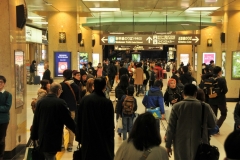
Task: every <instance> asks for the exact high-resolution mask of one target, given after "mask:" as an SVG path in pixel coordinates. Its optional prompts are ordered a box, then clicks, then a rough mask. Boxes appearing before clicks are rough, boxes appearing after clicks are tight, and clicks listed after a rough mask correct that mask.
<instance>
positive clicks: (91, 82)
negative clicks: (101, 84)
mask: <svg viewBox="0 0 240 160" xmlns="http://www.w3.org/2000/svg"><path fill="white" fill-rule="evenodd" d="M93 90H94V79H93V78H89V79H88V80H87V83H86V93H85V96H87V95H89V94H91V93H92V92H93Z"/></svg>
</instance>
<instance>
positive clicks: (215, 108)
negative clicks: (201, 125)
mask: <svg viewBox="0 0 240 160" xmlns="http://www.w3.org/2000/svg"><path fill="white" fill-rule="evenodd" d="M211 107H212V110H213V112H214V113H215V115H216V117H217V113H218V109H219V110H220V112H221V116H220V118H219V119H218V121H217V125H218V127H219V128H220V127H221V126H222V124H223V122H224V120H225V119H226V117H227V106H226V105H211Z"/></svg>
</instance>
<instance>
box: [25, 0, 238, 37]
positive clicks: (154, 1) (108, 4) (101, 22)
mask: <svg viewBox="0 0 240 160" xmlns="http://www.w3.org/2000/svg"><path fill="white" fill-rule="evenodd" d="M25 1H26V4H27V9H28V17H29V18H28V21H27V24H28V25H32V26H35V27H38V28H43V29H46V28H47V24H36V22H47V21H48V13H49V12H76V13H78V14H77V15H78V16H81V17H87V22H86V23H85V24H82V26H83V27H89V28H91V29H93V30H100V29H101V30H102V31H105V32H161V31H166V30H168V31H185V30H197V29H199V28H200V27H201V28H204V27H208V26H214V25H216V23H221V20H222V18H223V13H224V12H225V11H236V10H240V0H115V1H113V0H112V1H110V0H108V1H107V0H105V1H104V0H95V1H92V0H25ZM192 7H219V8H218V9H217V10H209V8H208V9H207V10H204V8H201V9H200V11H189V10H188V9H189V8H192ZM90 8H95V9H96V8H97V9H98V8H102V9H104V8H111V9H113V8H116V9H118V11H96V12H94V11H91V10H90ZM104 10H106V9H104ZM200 15H201V26H200ZM36 16H37V17H38V16H40V17H42V19H36ZM213 16H214V18H212V17H213ZM31 17H34V18H31Z"/></svg>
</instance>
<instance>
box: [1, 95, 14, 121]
mask: <svg viewBox="0 0 240 160" xmlns="http://www.w3.org/2000/svg"><path fill="white" fill-rule="evenodd" d="M11 106H12V94H11V93H9V92H7V91H4V92H3V93H1V94H0V124H3V123H8V122H9V119H10V115H9V112H10V108H11Z"/></svg>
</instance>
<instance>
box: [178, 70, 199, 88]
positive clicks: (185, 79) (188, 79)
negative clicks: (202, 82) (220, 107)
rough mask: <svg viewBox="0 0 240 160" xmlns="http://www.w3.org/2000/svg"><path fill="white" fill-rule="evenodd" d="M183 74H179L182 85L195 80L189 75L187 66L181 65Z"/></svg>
mask: <svg viewBox="0 0 240 160" xmlns="http://www.w3.org/2000/svg"><path fill="white" fill-rule="evenodd" d="M182 70H183V74H182V75H180V80H181V82H182V84H183V85H185V84H187V83H188V84H192V81H196V80H195V78H193V77H192V76H191V74H190V73H189V72H188V66H183V67H182Z"/></svg>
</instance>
